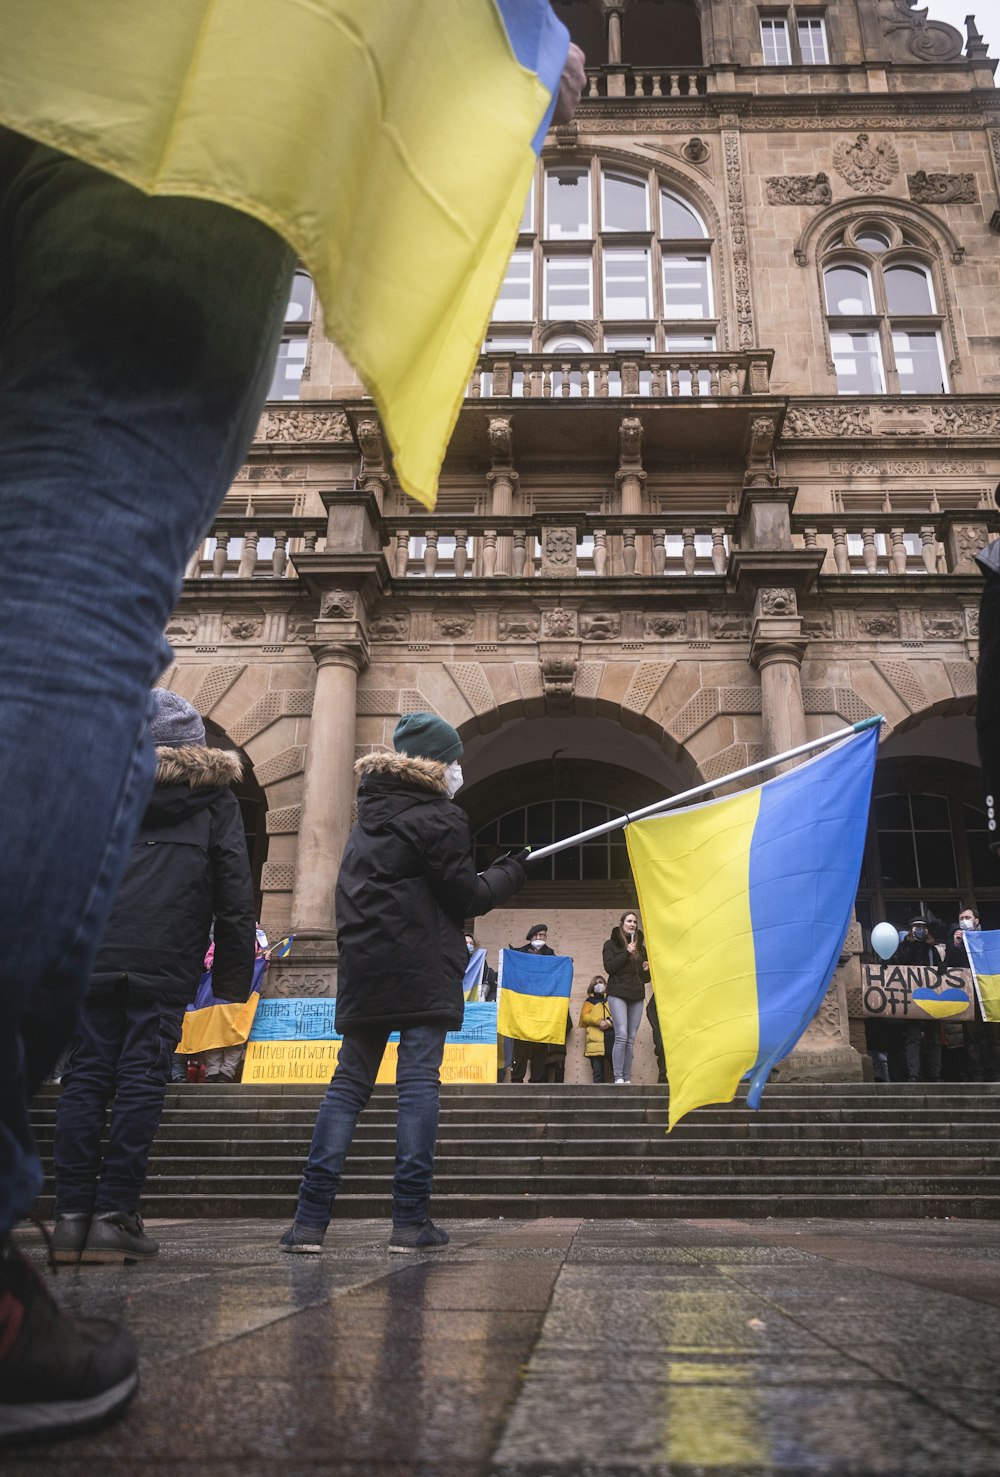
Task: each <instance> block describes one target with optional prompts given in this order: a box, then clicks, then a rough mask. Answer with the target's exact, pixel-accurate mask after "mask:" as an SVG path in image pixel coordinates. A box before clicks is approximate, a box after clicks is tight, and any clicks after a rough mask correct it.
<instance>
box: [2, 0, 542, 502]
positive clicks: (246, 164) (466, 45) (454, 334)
mask: <svg viewBox="0 0 1000 1477" xmlns="http://www.w3.org/2000/svg"><path fill="white" fill-rule="evenodd" d="M2 21H3V27H2V34H3V43H2V47H0V122H2V123H5V124H7V126H8V127H10V128H12V129H15V130H16V131H18V132H20V133H24V134H27V135H28V136H29V137H31V138H35V139H39V140H41V141H42V142H43V143H47V144H50V145H52V146H53V147H54V148H56V149H61V150H62V151H64V152H65V153H68V154H72V155H74V156H76V157H77V158H79V159H82V160H84V161H85V162H86V163H88V164H93V165H96V166H97V167H98V168H100V169H105V170H108V171H110V172H111V173H112V174H116V175H118V176H120V177H121V178H122V179H124V180H127V181H129V182H130V183H131V184H134V185H136V186H138V188H139V189H142V190H145V191H147V192H148V193H149V194H152V195H189V196H197V197H199V198H202V199H208V200H217V201H220V202H221V203H223V204H225V205H231V206H234V207H235V208H236V209H237V210H243V211H246V212H247V213H248V214H249V215H252V216H255V217H256V218H257V219H258V220H261V221H263V222H264V223H265V224H266V225H268V226H271V227H272V228H273V229H274V230H275V231H277V232H278V233H279V234H280V235H282V236H283V237H284V238H285V239H286V240H287V241H288V242H289V243H290V245H291V246H292V247H294V249H295V251H296V252H297V253H298V255H299V257H300V258H301V259H302V261H303V262H304V263H305V265H306V266H307V267H308V269H309V271H310V272H311V273H312V275H313V277H314V279H315V281H316V284H317V287H318V289H319V294H320V297H321V298H322V302H323V308H324V313H325V319H326V328H327V331H328V332H329V334H330V335H331V336H332V337H333V338H334V339H336V341H337V342H338V343H339V344H340V346H341V348H342V349H343V350H344V352H345V353H346V354H347V356H348V357H349V358H350V359H351V361H352V362H353V364H354V366H355V368H356V369H357V371H358V373H359V374H360V375H361V378H362V379H363V380H364V382H365V384H366V386H367V388H368V390H369V392H370V393H371V395H372V396H373V397H374V399H375V401H376V402H377V404H378V407H379V410H380V412H381V414H382V418H383V423H384V426H385V430H386V434H387V435H388V438H389V441H390V443H391V445H392V447H393V450H394V452H395V464H396V475H397V476H398V478H399V481H400V483H401V484H402V486H403V487H404V488H405V489H406V491H407V492H409V493H410V494H411V495H412V496H413V497H415V498H418V499H419V500H420V501H421V502H423V503H426V504H427V505H428V506H429V507H433V506H434V500H435V497H436V493H437V478H438V473H439V471H440V467H441V463H442V461H443V459H444V454H445V450H446V448H447V445H448V440H449V438H450V435H451V431H452V428H453V427H454V424H455V420H456V419H457V416H458V411H459V407H460V405H461V402H462V397H463V394H464V392H465V388H466V386H467V384H468V381H469V377H470V375H471V374H472V370H473V366H474V364H475V361H476V357H477V355H478V353H479V351H480V348H481V346H482V340H483V333H484V330H485V328H486V324H487V322H488V321H489V318H490V312H491V308H492V305H493V302H494V300H495V298H496V295H497V292H498V290H499V287H500V283H501V280H502V278H503V274H504V270H505V268H506V265H507V260H508V258H509V256H510V252H511V248H512V247H513V245H514V243H515V241H516V239H517V229H518V222H519V220H520V217H521V212H522V209H523V206H524V200H525V196H526V194H527V191H528V186H529V183H530V180H531V175H532V171H533V168H534V164H535V159H536V155H537V152H538V149H539V148H540V147H541V143H542V140H543V139H544V136H545V130H546V128H547V126H548V122H549V119H550V117H551V114H552V109H553V106H554V95H555V93H556V91H557V89H558V84H559V78H560V75H561V73H562V68H563V63H564V61H565V58H566V53H567V49H568V45H569V36H568V33H567V31H566V28H565V27H564V26H563V25H562V23H561V22H560V21H558V20H557V19H556V18H555V16H554V15H553V13H552V11H551V10H550V8H549V4H548V0H169V3H167V0H5V3H4V5H3V7H2Z"/></svg>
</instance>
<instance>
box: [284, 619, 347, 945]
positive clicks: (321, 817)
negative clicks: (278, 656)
mask: <svg viewBox="0 0 1000 1477" xmlns="http://www.w3.org/2000/svg"><path fill="white" fill-rule="evenodd" d="M312 652H313V656H314V658H315V660H316V665H317V667H318V669H319V670H318V672H317V674H316V692H315V696H314V698H313V710H312V723H311V726H310V730H309V752H308V754H307V756H306V772H305V787H304V790H303V795H302V819H301V822H300V825H299V843H298V854H297V860H296V866H295V888H294V891H293V893H292V931H293V932H294V933H295V934H296V935H298V936H300V937H305V938H334V937H336V932H337V923H336V916H335V910H334V891H335V889H336V886H337V873H338V871H339V869H340V859H341V857H342V856H343V854H344V846H345V844H346V842H347V834H348V832H349V830H350V828H351V806H352V805H353V803H354V742H355V712H356V709H357V693H358V672H359V670H360V668H361V667H362V665H363V661H362V657H361V653H360V652H359V651H358V650H357V649H354V648H352V647H349V646H338V645H325V644H324V645H317V646H314V647H313V648H312Z"/></svg>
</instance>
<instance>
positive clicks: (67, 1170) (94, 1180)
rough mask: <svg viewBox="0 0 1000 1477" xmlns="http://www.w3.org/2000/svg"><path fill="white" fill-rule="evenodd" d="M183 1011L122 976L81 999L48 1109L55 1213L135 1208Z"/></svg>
mask: <svg viewBox="0 0 1000 1477" xmlns="http://www.w3.org/2000/svg"><path fill="white" fill-rule="evenodd" d="M183 1016H184V1011H183V1008H182V1007H181V1006H175V1007H173V1008H167V1009H164V1008H163V1007H162V1006H160V1005H158V1004H157V1003H156V1002H155V1001H152V1000H149V999H148V998H145V997H143V996H137V995H136V994H135V992H134V991H133V990H131V989H130V988H129V984H128V980H127V978H126V977H125V976H123V977H122V978H121V980H119V981H118V982H117V983H116V984H114V985H112V986H110V987H109V988H102V989H101V990H100V991H92V992H91V993H90V994H89V995H88V996H87V999H86V1001H85V1002H84V1007H83V1012H82V1014H81V1016H80V1021H79V1025H78V1027H77V1035H76V1041H75V1042H74V1043H73V1050H72V1051H71V1052H70V1058H69V1066H68V1067H67V1069H66V1072H65V1074H64V1075H63V1090H62V1095H61V1097H60V1099H59V1107H58V1109H57V1110H56V1137H55V1148H54V1151H53V1158H54V1159H55V1167H56V1215H66V1214H69V1213H77V1212H85V1213H86V1214H88V1215H90V1214H99V1213H100V1212H102V1211H108V1210H123V1211H125V1212H127V1213H128V1214H129V1215H131V1214H132V1213H133V1211H136V1210H138V1208H139V1197H140V1195H141V1194H142V1187H143V1185H144V1184H145V1183H146V1169H147V1166H148V1164H149V1151H150V1149H151V1148H152V1147H153V1139H154V1138H155V1137H156V1130H157V1129H158V1128H159V1126H160V1117H161V1115H162V1113H163V1102H164V1099H165V1098H166V1095H167V1082H168V1081H169V1079H170V1064H171V1062H172V1060H173V1055H174V1048H175V1047H176V1045H177V1043H178V1041H179V1040H180V1039H181V1027H182V1024H183ZM109 1103H110V1105H111V1122H110V1124H109V1125H108V1142H107V1146H106V1148H105V1149H104V1152H103V1154H102V1153H101V1131H102V1129H103V1128H104V1119H105V1114H106V1113H107V1109H108V1104H109Z"/></svg>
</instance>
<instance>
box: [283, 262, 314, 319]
mask: <svg viewBox="0 0 1000 1477" xmlns="http://www.w3.org/2000/svg"><path fill="white" fill-rule="evenodd" d="M312 303H313V285H312V278H311V277H310V276H309V273H308V272H296V273H295V276H294V277H293V278H292V291H291V295H290V297H289V299H288V307H287V308H286V309H285V322H286V323H307V322H308V321H309V319H310V318H311V317H312Z"/></svg>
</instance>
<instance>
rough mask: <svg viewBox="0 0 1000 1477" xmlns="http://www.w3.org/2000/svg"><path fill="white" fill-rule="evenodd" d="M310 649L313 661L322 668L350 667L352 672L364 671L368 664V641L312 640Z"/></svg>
mask: <svg viewBox="0 0 1000 1477" xmlns="http://www.w3.org/2000/svg"><path fill="white" fill-rule="evenodd" d="M309 650H310V651H311V652H312V658H313V661H314V662H315V663H316V666H317V667H318V668H320V669H322V668H324V667H348V668H350V670H351V671H352V672H355V673H358V672H363V671H364V670H365V668H366V667H367V665H368V642H367V640H366V641H365V642H364V643H363V644H362V643H361V642H344V641H310V642H309Z"/></svg>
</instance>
